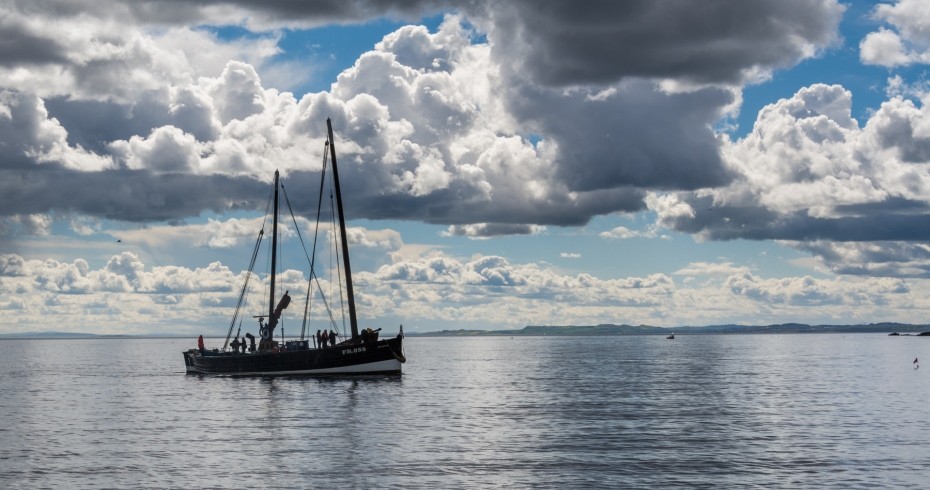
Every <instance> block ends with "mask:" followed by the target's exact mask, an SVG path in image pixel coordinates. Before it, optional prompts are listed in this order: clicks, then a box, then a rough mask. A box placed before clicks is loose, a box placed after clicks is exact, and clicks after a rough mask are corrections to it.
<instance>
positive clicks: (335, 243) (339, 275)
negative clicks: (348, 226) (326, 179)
mask: <svg viewBox="0 0 930 490" xmlns="http://www.w3.org/2000/svg"><path fill="white" fill-rule="evenodd" d="M329 208H330V210H331V213H330V214H331V215H332V223H333V250H339V240H338V238H337V236H336V206H334V205H333V191H332V189H330V191H329ZM346 240H348V237H346ZM335 256H336V277H337V278H339V307H340V308H341V309H342V334H343V335H345V333H346V305H345V302H344V301H343V300H342V267H341V265H340V264H341V263H340V262H339V253H338V252H337V253H336V254H335ZM330 284H332V281H330ZM343 338H344V337H343Z"/></svg>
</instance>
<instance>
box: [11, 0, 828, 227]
mask: <svg viewBox="0 0 930 490" xmlns="http://www.w3.org/2000/svg"><path fill="white" fill-rule="evenodd" d="M673 4H674V5H673ZM805 5H806V8H804V9H801V8H792V7H788V6H784V4H783V3H781V2H764V1H753V2H749V3H744V4H741V6H740V7H739V8H740V9H742V10H744V12H742V13H744V14H747V15H745V16H721V15H717V14H720V13H722V10H721V9H724V6H723V4H722V3H721V4H714V5H711V6H710V7H707V6H701V7H700V8H697V7H695V9H694V11H693V12H691V13H690V14H689V16H687V17H688V18H689V26H691V27H694V26H698V25H704V24H706V25H705V26H704V27H703V28H700V29H697V28H689V29H679V28H676V29H673V30H671V31H670V30H669V29H668V26H667V19H668V18H671V17H669V16H667V15H666V14H667V13H668V9H669V8H675V9H680V8H681V6H680V5H678V4H677V3H674V2H648V3H642V4H629V5H624V6H623V7H618V6H615V5H612V4H610V5H607V4H599V5H592V6H591V7H592V8H581V9H579V8H574V7H573V8H572V9H570V11H562V9H561V7H559V6H558V5H555V4H548V3H545V4H542V5H537V4H536V3H534V2H515V3H509V4H508V5H506V6H502V5H496V4H495V7H494V8H487V6H485V5H484V4H482V3H481V2H464V3H462V4H456V3H453V4H450V5H443V6H439V5H437V4H434V3H433V2H397V3H382V2H377V3H370V2H340V3H339V5H336V4H331V5H330V4H319V3H315V4H314V5H313V6H312V7H311V6H299V5H291V4H287V5H285V4H283V3H279V2H270V3H269V2H262V3H258V2H230V3H227V2H213V3H209V4H201V3H199V2H177V3H175V4H174V5H173V7H172V9H170V10H171V12H167V11H166V9H163V8H161V7H160V6H159V5H158V4H157V3H152V2H146V1H143V2H133V3H131V4H126V3H124V2H99V3H80V4H75V3H73V2H72V3H69V2H48V5H47V6H46V7H47V8H45V11H44V22H41V23H40V22H34V21H32V20H30V19H32V18H33V17H34V16H31V15H30V14H31V13H33V7H32V6H31V4H30V3H28V2H12V3H9V4H7V5H6V6H4V7H3V12H4V14H5V19H10V21H9V22H6V23H5V24H4V26H5V27H3V28H5V29H6V30H7V31H9V33H10V35H11V36H14V37H13V38H15V39H33V40H37V39H46V40H48V42H45V43H41V42H36V43H34V45H35V50H36V52H35V54H34V57H35V59H34V61H35V63H31V64H30V63H25V62H21V61H19V60H16V59H14V58H12V57H9V61H8V62H7V63H6V64H5V65H4V64H2V63H0V72H2V73H0V74H2V75H5V76H4V77H3V79H4V80H5V82H4V85H5V87H4V88H5V89H7V91H8V92H7V93H12V94H17V95H15V97H14V96H7V99H12V98H16V99H17V100H20V99H21V102H18V104H17V105H16V106H15V107H19V108H31V114H28V115H27V114H23V113H22V111H20V112H16V111H13V110H8V111H7V112H9V113H10V115H9V116H8V119H9V124H8V127H6V128H0V138H3V139H6V140H8V141H10V142H12V141H14V140H15V141H16V142H17V143H16V146H14V147H13V148H12V149H13V151H12V152H9V155H8V156H6V157H5V160H4V161H5V162H6V163H5V165H4V173H5V175H4V177H5V179H3V180H4V181H5V182H15V181H16V180H18V179H22V175H23V174H22V173H16V172H14V173H10V171H9V168H10V167H11V166H12V165H13V162H16V165H17V166H18V167H20V168H24V169H26V168H32V167H33V166H35V165H37V164H39V163H44V164H45V165H47V166H48V165H50V164H53V165H57V166H60V167H64V168H65V169H68V170H80V171H84V172H92V173H93V175H83V176H75V177H74V178H76V179H79V180H84V181H85V182H86V183H88V184H91V183H103V182H119V183H120V184H119V185H117V187H116V188H117V192H114V193H111V194H110V195H108V196H105V197H104V196H100V195H99V193H97V194H98V195H90V193H88V195H82V194H80V193H76V192H73V191H72V192H71V195H70V196H69V197H70V198H71V199H69V200H68V203H69V204H68V210H73V211H77V212H81V213H88V214H92V215H93V216H96V217H107V218H117V219H128V220H132V221H146V220H152V219H181V218H184V217H188V216H192V215H193V214H196V211H195V209H198V208H199V209H205V208H208V209H215V210H222V209H226V208H228V207H229V206H230V205H231V203H237V204H241V203H254V202H255V201H254V200H253V197H252V196H254V195H253V194H250V193H251V192H252V191H253V190H254V186H253V185H250V183H251V182H253V181H267V180H268V179H269V175H270V173H271V172H272V171H273V170H274V169H275V168H281V169H282V170H284V171H285V172H286V173H290V174H291V176H292V177H293V178H294V179H296V180H298V181H299V180H301V179H305V180H312V177H313V175H312V173H313V172H315V171H316V170H317V169H318V168H319V165H320V162H319V161H318V160H317V159H315V158H312V159H311V161H308V158H307V155H318V154H319V152H320V149H321V148H320V143H321V141H322V139H323V130H322V121H323V120H324V119H325V117H326V116H331V117H332V118H333V120H334V122H335V124H336V127H337V133H338V137H339V139H340V140H341V141H340V142H339V143H338V145H339V149H340V154H341V157H342V162H341V163H342V165H343V172H344V174H345V178H344V180H345V181H346V182H347V187H348V188H349V190H350V191H351V195H352V196H354V197H353V199H354V206H350V207H349V208H350V213H352V214H353V216H355V217H369V218H402V219H413V220H423V221H427V222H431V223H443V224H452V225H455V226H462V225H469V224H476V223H483V224H489V225H495V226H497V227H498V228H499V229H502V230H506V229H510V228H508V227H514V226H527V224H532V225H547V224H556V225H577V224H583V223H585V222H587V221H588V220H589V219H590V218H591V217H592V216H595V215H599V214H605V213H610V212H615V211H637V210H640V209H643V208H644V206H645V204H644V202H643V199H644V198H645V196H646V192H645V191H644V190H643V189H644V188H649V189H670V190H675V189H696V188H702V187H707V186H715V185H721V184H725V183H727V182H729V180H730V179H731V178H732V176H731V174H730V173H729V172H728V170H727V168H726V167H725V166H724V165H723V162H722V160H721V158H720V149H721V147H720V142H719V140H718V138H717V137H716V136H715V134H714V132H713V130H712V129H711V128H712V126H713V124H714V123H715V121H716V120H717V119H719V117H720V116H721V115H722V114H723V113H724V112H725V111H727V110H729V107H730V106H731V105H732V104H733V102H734V101H735V100H736V98H735V97H736V96H735V95H734V92H733V89H732V88H725V87H720V86H717V87H713V86H705V87H699V88H696V89H694V90H685V91H678V92H674V93H673V92H669V91H668V90H665V89H663V88H662V87H663V86H664V85H662V84H661V83H660V80H659V79H660V78H661V79H664V80H669V79H677V80H679V81H682V82H688V81H691V82H703V83H740V82H739V81H742V80H746V79H747V78H746V77H747V75H746V74H747V73H750V72H752V73H759V72H765V71H767V70H771V69H774V68H777V67H781V66H787V65H790V64H792V63H795V62H797V61H799V60H801V59H804V58H806V57H809V56H811V55H813V54H815V53H816V52H818V51H819V50H821V49H824V48H825V47H827V46H829V45H830V44H831V43H832V42H833V40H834V39H835V35H836V33H835V31H836V22H837V19H838V16H839V15H840V13H841V12H842V8H841V7H840V6H839V5H838V4H836V3H835V2H832V1H822V2H817V3H814V4H805ZM595 7H596V8H595ZM440 8H442V9H444V10H446V11H455V10H456V9H457V12H458V13H456V14H453V15H450V16H449V17H447V19H446V21H445V22H443V23H442V25H441V26H440V28H439V29H438V30H437V31H436V32H435V33H430V32H428V31H427V30H426V29H425V28H423V27H418V26H405V27H402V28H400V29H398V30H397V31H396V32H394V33H390V34H389V35H387V36H385V38H384V39H383V40H382V41H381V42H380V43H378V44H377V45H376V46H374V47H373V49H372V50H371V51H370V52H368V53H365V54H363V55H362V56H361V57H360V58H359V59H358V61H357V62H356V63H355V65H354V66H352V67H350V68H349V69H347V70H345V71H344V72H343V73H342V74H341V75H340V76H339V78H338V80H337V81H336V83H335V84H334V85H333V88H332V90H331V91H330V92H321V93H317V94H307V95H305V96H302V97H299V98H297V97H295V96H294V95H293V94H290V93H288V92H281V91H279V90H278V89H275V88H269V87H268V86H266V84H264V83H263V80H262V77H261V76H260V73H261V72H262V70H263V69H265V68H266V67H268V66H269V64H272V63H274V62H275V57H276V55H277V54H278V53H279V48H278V47H277V43H278V41H279V39H280V37H279V35H278V34H276V33H275V32H274V29H279V28H282V27H287V28H306V27H309V26H315V25H320V24H322V23H327V22H334V21H340V22H351V21H363V20H366V19H369V18H372V17H376V16H381V15H397V16H400V17H405V16H418V15H421V14H423V13H425V12H433V11H435V10H437V9H440ZM689 8H690V7H689ZM595 11H600V12H601V14H600V15H598V19H599V20H600V21H601V22H603V23H604V25H603V29H584V30H582V31H583V32H584V33H585V34H584V35H582V36H580V37H578V38H574V37H572V35H570V34H568V32H569V30H570V27H571V26H572V25H575V24H577V23H578V22H582V21H584V22H587V21H589V20H591V19H587V18H586V17H584V16H585V15H587V14H586V13H584V12H595ZM750 13H753V14H762V13H764V14H765V15H748V14H750ZM678 14H680V12H678ZM692 14H693V15H692ZM695 18H700V19H704V20H706V22H703V21H702V22H693V20H694V19H695ZM724 18H726V19H735V18H741V19H743V20H741V21H739V22H731V21H727V20H722V21H721V20H720V19H724ZM745 19H751V20H752V19H765V20H764V21H763V23H762V24H760V25H755V24H752V22H746V21H745ZM539 23H542V24H544V25H549V26H552V27H553V29H542V30H540V29H538V28H537V27H538V25H537V24H539ZM560 23H561V24H562V25H563V28H556V26H557V25H559V24H560ZM194 24H198V25H245V26H246V28H247V29H250V30H251V32H249V33H247V34H246V35H243V36H242V37H241V38H239V39H232V40H230V39H220V38H219V37H217V36H216V35H215V34H212V33H211V31H210V30H209V29H203V28H201V29H195V28H192V27H191V25H194ZM531 25H532V26H536V27H533V28H532V29H530V28H529V27H528V26H531ZM776 25H777V26H781V27H778V28H777V29H775V28H774V26H776ZM16 26H19V27H16ZM466 26H469V27H466ZM785 26H787V27H785ZM470 29H476V31H472V30H470ZM575 31H577V32H582V31H578V30H575ZM62 32H64V33H67V35H66V38H65V39H61V40H60V42H59V41H58V40H59V39H60V37H57V36H59V34H60V33H62ZM657 32H662V33H667V32H674V33H675V36H674V37H673V38H672V39H660V38H658V37H656V36H654V35H653V34H654V33H657ZM484 34H486V38H484V39H487V42H480V41H478V40H479V39H482V38H481V37H480V36H481V35H484ZM663 36H664V34H663ZM633 39H635V40H636V42H635V43H634V42H629V43H626V42H627V41H632V40H633ZM723 39H726V40H727V42H719V41H720V40H723ZM482 40H483V39H482ZM617 43H621V44H623V43H626V44H628V46H627V48H625V49H611V50H609V52H605V51H604V50H602V49H594V50H592V49H589V48H590V47H592V46H615V45H617ZM696 46H700V49H696V48H695V47H696ZM724 46H730V47H731V48H730V49H717V48H721V47H724ZM762 48H764V49H762ZM656 49H661V50H668V52H669V53H679V55H684V54H686V53H689V52H690V53H691V54H688V55H687V56H682V57H681V60H685V59H687V60H688V62H686V63H679V62H671V63H669V64H667V65H664V66H658V65H655V64H650V62H648V60H651V59H658V58H657V57H656V56H655V54H656ZM734 49H735V51H734ZM560 50H565V51H564V52H563V51H560ZM695 53H700V54H701V56H700V58H701V59H697V57H695V56H694V54H695ZM562 54H565V55H571V56H568V57H567V58H566V59H568V60H571V61H572V62H573V63H574V64H573V65H572V66H571V67H570V69H569V67H566V65H565V64H564V63H561V62H560V63H557V64H547V63H544V61H545V60H547V59H555V58H552V56H555V57H556V58H559V57H561V56H560V55H562ZM621 55H622V56H623V57H626V58H629V59H626V58H624V59H623V60H617V59H614V58H615V57H616V56H621ZM672 58H675V56H670V57H666V58H665V59H666V60H671V59H672ZM616 61H623V62H622V63H619V62H616ZM702 66H703V67H705V68H704V72H703V73H702V72H701V68H700V67H702ZM521 67H522V68H521ZM563 67H564V68H563ZM596 67H610V68H608V71H607V72H601V71H598V70H596V69H594V68H596ZM3 70H6V71H5V72H4V71H3ZM566 86H570V88H568V89H565V87H566ZM7 106H8V107H10V108H13V107H14V105H13V104H7ZM43 107H46V108H51V110H50V112H43V109H42V108H43ZM46 111H48V110H46ZM553 114H557V115H558V117H553ZM30 124H31V125H30ZM20 127H31V128H33V129H32V130H31V133H29V132H27V133H26V135H27V136H30V137H31V140H32V141H33V142H34V143H31V146H28V147H27V146H25V143H23V142H22V141H25V142H26V143H29V142H30V138H26V139H25V140H21V139H19V138H17V137H18V136H19V135H20V133H17V132H16V131H17V129H16V128H20ZM652 128H661V129H652ZM19 131H21V130H19ZM40 133H41V134H40ZM40 136H41V137H40ZM670 139H671V140H675V141H677V142H678V144H676V145H668V144H666V142H667V141H668V140H670ZM127 171H131V172H129V173H127ZM182 176H191V177H193V178H192V179H191V181H192V182H194V185H195V186H198V187H200V188H208V189H211V190H213V189H215V190H217V191H222V192H208V193H207V194H206V195H205V196H200V197H197V198H194V199H193V200H194V202H193V203H182V200H181V199H174V197H175V196H173V195H167V194H169V192H168V191H167V190H164V189H162V188H163V186H165V185H172V184H174V183H176V182H178V181H179V180H181V178H182ZM69 177H70V173H68V172H65V171H61V170H58V171H57V172H56V173H55V174H47V175H46V178H40V179H38V181H37V182H36V183H35V184H34V189H33V190H34V191H37V192H39V193H40V194H46V195H52V194H61V192H60V190H59V189H57V184H56V182H57V181H58V179H67V178H69ZM229 179H233V181H230V180H229ZM145 180H148V181H149V182H147V184H148V185H147V186H146V187H147V188H149V189H152V190H150V191H149V192H147V193H143V195H142V196H140V195H139V193H136V192H130V191H129V189H126V187H127V186H131V185H132V184H133V182H134V181H138V182H139V183H140V184H141V183H142V182H143V181H145ZM124 182H126V183H124ZM207 183H208V184H207ZM144 194H149V195H147V196H146V195H144ZM152 194H155V195H152ZM2 195H3V196H4V197H3V198H0V200H3V199H4V198H6V197H7V196H9V198H10V199H14V198H17V197H19V196H18V195H17V193H16V192H9V193H7V192H4V193H2ZM178 196H179V197H180V196H181V194H178ZM183 196H185V198H189V197H190V193H186V194H183ZM221 196H222V197H221ZM140 197H143V198H147V199H149V200H152V201H154V202H146V203H145V204H154V206H146V207H140V206H138V205H137V202H135V201H137V200H138V199H139V198H140ZM101 200H106V201H108V202H106V203H101V202H100V201H101ZM130 200H131V201H130ZM51 201H52V202H49V203H32V204H26V203H24V202H22V201H20V202H18V203H16V204H15V205H13V204H12V203H7V202H6V201H5V200H4V201H3V202H0V204H3V206H0V209H3V211H4V212H7V213H11V212H12V213H17V214H34V213H40V212H46V211H48V210H50V209H59V206H61V204H60V203H58V202H55V199H52V200H51ZM127 201H129V202H127ZM7 204H10V205H9V206H8V205H7ZM152 208H154V212H153V211H152ZM114 209H119V211H114Z"/></svg>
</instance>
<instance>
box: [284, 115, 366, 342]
mask: <svg viewBox="0 0 930 490" xmlns="http://www.w3.org/2000/svg"><path fill="white" fill-rule="evenodd" d="M326 129H327V131H328V133H329V157H330V160H332V163H333V186H334V187H335V188H336V209H337V210H338V212H339V235H340V237H342V262H343V263H344V264H345V266H346V297H347V299H348V300H349V324H350V325H351V326H352V338H353V339H356V338H358V318H357V317H356V315H355V293H354V292H353V291H352V268H351V266H349V241H348V240H346V218H345V214H343V212H342V192H341V191H340V190H339V170H338V168H337V167H336V144H335V142H334V138H333V122H332V121H331V120H330V119H329V118H328V117H327V118H326ZM275 175H277V174H275ZM275 192H277V187H275ZM275 202H276V204H275V205H276V206H277V200H276V201H275ZM276 219H277V218H276ZM271 277H272V282H271V284H272V290H274V276H271Z"/></svg>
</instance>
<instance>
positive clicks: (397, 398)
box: [0, 334, 930, 489]
mask: <svg viewBox="0 0 930 490" xmlns="http://www.w3.org/2000/svg"><path fill="white" fill-rule="evenodd" d="M194 343H195V340H194V339H190V340H178V339H167V340H164V339H158V340H139V339H133V340H3V341H0V359H2V360H3V361H2V365H0V415H2V417H3V423H2V424H0V487H2V488H29V489H32V488H100V487H107V488H112V487H122V488H139V487H172V488H181V487H185V488H187V487H189V488H204V487H233V488H241V487H247V486H258V487H268V488H271V487H279V488H312V487H321V488H460V487H483V488H487V487H497V486H504V485H508V486H515V487H532V488H598V487H613V488H616V487H650V488H658V487H669V486H684V487H701V486H703V487H718V488H734V487H759V488H769V487H780V488H824V487H832V488H855V487H860V488H875V487H894V488H902V487H915V488H916V487H926V485H928V482H930V465H928V463H930V417H928V409H930V338H917V337H886V336H883V335H878V334H876V335H864V334H860V335H838V334H834V335H749V336H736V335H729V336H727V335H713V336H679V337H678V339H676V340H666V339H664V338H663V337H660V336H636V337H587V338H584V337H562V338H557V337H537V338H513V339H511V338H509V337H496V338H469V339H458V338H456V339H452V338H410V337H408V339H407V343H406V345H405V351H406V354H407V358H408V359H409V361H408V363H407V364H406V365H405V367H404V369H405V373H404V375H403V376H400V377H397V376H395V377H369V378H355V379H353V378H336V379H332V378H326V379H315V378H273V379H272V378H210V377H200V376H188V375H185V374H184V373H183V361H182V359H181V356H180V351H181V350H182V349H187V348H190V347H193V346H194ZM208 344H209V342H208ZM915 357H920V358H921V359H926V362H927V366H926V367H925V368H921V369H915V368H914V365H913V364H912V361H913V360H914V358H915Z"/></svg>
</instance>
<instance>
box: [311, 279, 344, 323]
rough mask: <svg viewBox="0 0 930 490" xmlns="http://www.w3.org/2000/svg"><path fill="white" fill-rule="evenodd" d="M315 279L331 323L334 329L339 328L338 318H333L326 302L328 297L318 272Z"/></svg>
mask: <svg viewBox="0 0 930 490" xmlns="http://www.w3.org/2000/svg"><path fill="white" fill-rule="evenodd" d="M313 279H316V287H317V289H318V290H319V291H320V299H321V300H322V301H323V305H324V306H326V312H327V313H328V314H329V322H330V323H331V324H332V325H333V328H339V325H338V324H337V323H336V318H335V317H333V310H332V308H330V307H329V302H327V301H326V295H325V294H323V285H322V284H320V276H318V275H316V272H314V273H313ZM343 333H345V332H343Z"/></svg>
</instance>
